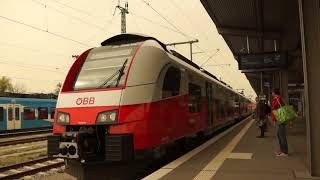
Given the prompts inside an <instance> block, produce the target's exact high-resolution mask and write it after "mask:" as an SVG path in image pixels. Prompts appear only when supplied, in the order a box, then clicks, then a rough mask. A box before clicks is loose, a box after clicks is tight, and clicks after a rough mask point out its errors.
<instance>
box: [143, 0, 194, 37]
mask: <svg viewBox="0 0 320 180" xmlns="http://www.w3.org/2000/svg"><path fill="white" fill-rule="evenodd" d="M141 1H142V2H144V3H145V4H146V5H147V6H149V7H150V8H151V9H152V10H153V11H154V12H155V13H157V14H158V15H159V16H160V17H161V18H162V19H164V20H165V21H166V22H167V23H168V24H170V25H171V26H172V27H173V28H175V29H176V30H177V31H178V32H180V34H182V35H183V36H184V37H185V38H187V39H189V38H193V37H191V36H188V35H187V34H185V33H184V32H182V31H180V29H179V28H178V27H177V26H175V25H174V24H173V23H171V22H170V21H169V20H168V19H167V18H166V17H165V16H163V15H162V14H161V13H160V12H159V11H157V10H156V9H155V8H153V7H152V6H151V5H150V3H148V2H146V1H145V0H141ZM193 39H194V38H193Z"/></svg>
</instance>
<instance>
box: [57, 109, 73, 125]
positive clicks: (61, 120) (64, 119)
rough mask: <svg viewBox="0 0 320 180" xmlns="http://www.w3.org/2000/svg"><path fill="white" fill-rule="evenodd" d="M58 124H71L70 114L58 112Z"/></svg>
mask: <svg viewBox="0 0 320 180" xmlns="http://www.w3.org/2000/svg"><path fill="white" fill-rule="evenodd" d="M57 123H58V124H62V125H67V124H69V123H70V114H68V113H64V112H58V115H57Z"/></svg>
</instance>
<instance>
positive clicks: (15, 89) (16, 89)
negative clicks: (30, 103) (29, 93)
mask: <svg viewBox="0 0 320 180" xmlns="http://www.w3.org/2000/svg"><path fill="white" fill-rule="evenodd" d="M11 92H13V93H19V94H24V93H26V87H25V85H24V84H22V83H16V84H15V85H14V86H13V87H12V91H11Z"/></svg>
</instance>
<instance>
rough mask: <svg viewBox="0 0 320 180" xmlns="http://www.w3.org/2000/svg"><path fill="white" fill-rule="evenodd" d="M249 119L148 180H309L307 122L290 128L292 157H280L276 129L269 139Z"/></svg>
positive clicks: (301, 122) (148, 177)
mask: <svg viewBox="0 0 320 180" xmlns="http://www.w3.org/2000/svg"><path fill="white" fill-rule="evenodd" d="M257 135H259V129H258V127H257V125H256V123H255V120H254V119H252V118H247V119H246V120H243V121H242V122H240V123H238V124H237V125H235V126H233V127H231V128H229V129H228V130H226V131H224V132H222V133H220V134H218V135H217V136H215V137H213V138H212V139H210V140H208V141H207V142H206V143H204V144H202V145H201V146H199V147H197V148H196V149H194V150H192V151H190V152H189V153H187V154H185V155H183V156H181V157H180V158H178V159H176V160H175V161H173V162H171V163H169V164H167V165H165V166H164V167H162V168H161V169H159V170H158V171H156V172H154V173H152V174H150V175H149V176H147V177H145V178H144V180H151V179H152V180H154V179H161V180H176V179H197V180H206V179H215V180H235V179H236V180H242V179H243V180H257V179H258V180H296V179H297V180H308V179H320V178H315V177H311V176H310V175H309V174H308V171H307V153H306V147H307V145H306V142H307V141H306V128H305V122H304V121H303V120H297V121H295V122H294V123H293V124H292V127H290V126H289V125H287V135H288V146H289V156H288V157H277V156H275V152H276V151H278V150H279V148H278V146H279V145H278V140H277V137H276V128H275V127H274V126H271V125H270V126H269V127H268V130H267V132H266V137H265V138H257V137H256V136H257Z"/></svg>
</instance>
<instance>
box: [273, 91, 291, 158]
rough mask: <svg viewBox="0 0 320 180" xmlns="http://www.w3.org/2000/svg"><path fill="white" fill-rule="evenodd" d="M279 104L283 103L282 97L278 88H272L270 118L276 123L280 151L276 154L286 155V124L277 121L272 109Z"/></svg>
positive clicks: (278, 106) (276, 107)
mask: <svg viewBox="0 0 320 180" xmlns="http://www.w3.org/2000/svg"><path fill="white" fill-rule="evenodd" d="M280 104H281V105H283V104H284V102H283V99H282V97H281V96H280V91H279V89H274V90H273V91H272V106H271V109H272V111H271V118H272V122H273V124H277V137H278V140H279V146H280V151H278V152H276V156H288V143H287V133H286V124H284V123H282V124H280V123H278V122H277V120H276V118H275V115H274V113H273V110H276V109H278V108H280Z"/></svg>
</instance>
